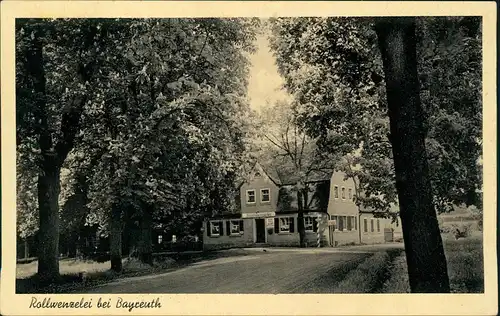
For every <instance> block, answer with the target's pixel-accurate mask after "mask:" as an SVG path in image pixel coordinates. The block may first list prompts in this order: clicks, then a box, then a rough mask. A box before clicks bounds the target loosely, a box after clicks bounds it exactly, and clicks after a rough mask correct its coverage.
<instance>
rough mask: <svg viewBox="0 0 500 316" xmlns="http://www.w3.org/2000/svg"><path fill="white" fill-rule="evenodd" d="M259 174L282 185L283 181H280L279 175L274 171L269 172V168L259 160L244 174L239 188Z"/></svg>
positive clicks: (238, 184) (277, 184)
mask: <svg viewBox="0 0 500 316" xmlns="http://www.w3.org/2000/svg"><path fill="white" fill-rule="evenodd" d="M259 175H265V176H266V177H268V178H269V180H271V181H272V182H273V183H274V184H275V185H276V186H280V185H281V183H280V181H279V177H277V176H276V175H275V174H273V173H272V172H269V170H266V169H265V168H264V167H262V165H261V164H259V163H258V162H255V163H254V164H253V166H252V167H251V168H250V169H249V171H248V172H246V174H244V175H243V179H242V180H241V181H239V182H238V183H237V186H236V187H237V188H238V189H239V188H240V187H241V186H242V185H243V184H244V183H245V182H247V183H248V182H250V181H252V180H253V179H254V178H255V177H257V176H259Z"/></svg>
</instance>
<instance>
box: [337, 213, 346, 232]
mask: <svg viewBox="0 0 500 316" xmlns="http://www.w3.org/2000/svg"><path fill="white" fill-rule="evenodd" d="M344 218H345V216H339V221H338V223H337V224H338V227H339V230H340V231H343V230H344Z"/></svg>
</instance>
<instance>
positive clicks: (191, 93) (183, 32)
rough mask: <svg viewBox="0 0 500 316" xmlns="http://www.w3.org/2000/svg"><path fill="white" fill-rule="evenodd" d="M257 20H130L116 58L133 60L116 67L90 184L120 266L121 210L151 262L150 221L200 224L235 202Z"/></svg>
mask: <svg viewBox="0 0 500 316" xmlns="http://www.w3.org/2000/svg"><path fill="white" fill-rule="evenodd" d="M255 26H256V21H255V20H247V19H164V20H155V19H151V20H138V21H133V22H132V29H133V30H134V35H133V37H132V40H131V42H130V43H129V45H127V49H126V50H125V52H124V55H123V57H121V59H120V60H121V63H122V64H124V65H127V67H123V68H118V67H116V68H114V69H115V72H116V75H115V76H114V78H116V79H115V81H114V82H113V83H114V86H115V90H114V91H117V92H114V94H115V95H108V96H107V97H106V99H108V100H109V99H113V98H114V99H115V101H114V102H112V103H111V102H110V104H109V106H108V107H106V108H108V112H109V114H107V115H105V116H103V117H102V118H103V124H104V126H108V127H110V129H109V132H108V134H107V135H106V139H107V142H108V143H109V147H108V154H106V156H105V159H103V160H102V161H101V163H100V164H99V166H98V168H97V172H96V173H95V175H96V177H95V181H94V184H93V186H92V188H91V205H92V206H93V209H94V210H95V212H93V213H92V214H91V217H90V220H91V221H93V222H98V223H101V226H102V228H104V229H107V230H108V231H109V232H110V238H111V240H112V243H111V247H112V266H113V269H114V270H118V271H119V270H120V269H121V268H120V266H119V264H120V263H119V262H120V261H119V258H120V253H119V250H120V249H121V247H119V246H118V245H119V244H120V240H119V238H120V236H121V233H120V232H121V224H122V220H121V218H122V217H123V216H125V215H126V216H128V217H133V218H135V219H136V220H137V221H138V222H139V225H140V229H141V232H142V233H141V234H140V238H139V240H138V242H137V244H136V246H137V247H136V248H137V249H136V250H137V254H138V255H139V257H140V259H141V260H143V261H144V262H147V263H151V260H152V257H151V253H152V247H151V244H152V241H151V229H152V226H153V221H156V222H159V223H161V224H165V225H167V226H169V223H170V222H171V221H173V220H174V219H175V220H179V218H180V219H182V221H183V222H184V223H186V224H192V225H196V223H201V221H202V219H203V217H204V216H207V215H211V214H208V213H211V212H212V211H215V210H217V211H223V210H224V209H228V208H231V207H232V206H231V203H232V201H233V200H232V199H231V198H230V196H231V194H232V191H231V189H232V187H233V182H234V173H235V169H236V166H237V164H238V163H237V161H238V159H239V156H240V155H241V152H242V150H243V147H242V143H241V142H242V136H243V133H244V131H243V130H244V126H243V124H242V121H241V118H242V117H243V116H244V113H245V112H246V111H247V107H248V104H247V103H246V101H245V99H244V97H245V94H246V74H247V67H248V61H247V59H246V57H245V55H244V53H245V52H250V51H251V50H252V45H251V43H252V39H253V38H254V32H255ZM110 92H111V91H110ZM134 127H139V128H138V129H134ZM113 166H114V167H113ZM110 168H112V169H110ZM109 183H112V184H113V185H112V186H110V185H109ZM123 209H127V210H128V212H126V213H124V212H123V211H122V210H123ZM110 210H111V211H110ZM207 212H208V213H207ZM170 226H171V225H170ZM115 238H117V239H116V242H115ZM113 249H115V250H116V251H114V250H113Z"/></svg>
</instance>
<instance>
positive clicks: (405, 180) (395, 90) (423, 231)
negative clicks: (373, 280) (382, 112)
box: [376, 18, 450, 293]
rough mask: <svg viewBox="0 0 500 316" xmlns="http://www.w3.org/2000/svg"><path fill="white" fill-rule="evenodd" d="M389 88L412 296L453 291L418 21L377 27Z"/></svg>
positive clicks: (386, 22) (391, 22)
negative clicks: (430, 149) (433, 168)
mask: <svg viewBox="0 0 500 316" xmlns="http://www.w3.org/2000/svg"><path fill="white" fill-rule="evenodd" d="M376 32H377V36H378V40H379V47H380V51H381V53H382V59H383V64H384V73H385V81H386V90H387V102H388V106H389V108H388V113H389V118H390V124H391V136H390V138H391V142H392V150H393V154H394V166H395V171H396V187H397V191H398V197H399V204H400V208H401V222H402V227H403V238H404V242H405V252H406V259H407V264H408V274H409V281H410V288H411V291H412V292H413V293H445V292H449V291H450V285H449V279H448V273H447V266H446V257H445V254H444V250H443V243H442V239H441V234H440V232H439V225H438V221H437V216H436V211H435V209H434V205H433V201H432V190H431V182H430V179H429V171H428V165H427V158H426V157H427V154H426V149H425V142H424V140H425V130H424V126H423V121H424V117H423V110H422V106H421V104H420V95H419V93H420V92H419V81H418V74H417V59H416V47H415V41H416V39H415V21H414V19H413V18H387V19H384V20H380V21H378V22H377V24H376Z"/></svg>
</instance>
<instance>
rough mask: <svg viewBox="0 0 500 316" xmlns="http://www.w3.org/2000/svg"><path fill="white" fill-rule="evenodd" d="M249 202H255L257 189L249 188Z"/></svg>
mask: <svg viewBox="0 0 500 316" xmlns="http://www.w3.org/2000/svg"><path fill="white" fill-rule="evenodd" d="M247 203H249V204H253V203H255V190H247Z"/></svg>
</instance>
